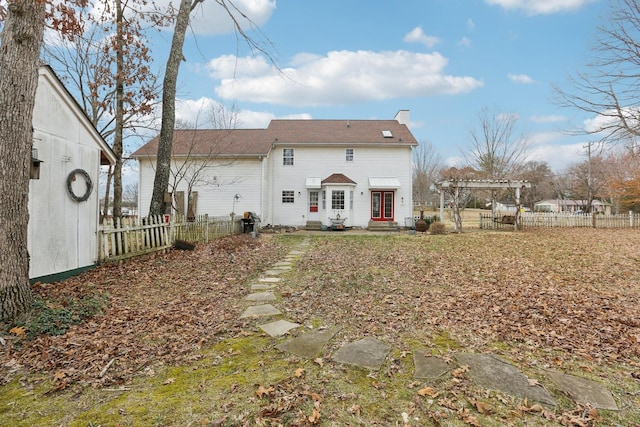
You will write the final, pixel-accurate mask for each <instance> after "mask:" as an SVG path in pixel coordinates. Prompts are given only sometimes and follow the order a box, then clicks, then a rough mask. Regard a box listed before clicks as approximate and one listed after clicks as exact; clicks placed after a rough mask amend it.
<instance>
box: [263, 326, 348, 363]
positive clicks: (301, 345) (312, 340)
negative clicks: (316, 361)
mask: <svg viewBox="0 0 640 427" xmlns="http://www.w3.org/2000/svg"><path fill="white" fill-rule="evenodd" d="M339 330H340V328H339V327H337V326H335V327H333V328H328V329H324V330H319V331H312V332H307V333H305V334H302V335H299V336H297V337H295V338H292V339H290V340H289V341H286V342H284V343H282V344H280V345H279V346H277V347H276V348H278V349H279V350H282V351H287V352H289V353H293V354H295V355H296V356H300V357H304V358H305V359H313V358H315V357H316V356H317V355H318V353H320V350H322V347H324V345H325V344H326V343H328V342H329V340H330V339H331V338H333V337H334V335H335V334H336V333H337V332H338V331H339Z"/></svg>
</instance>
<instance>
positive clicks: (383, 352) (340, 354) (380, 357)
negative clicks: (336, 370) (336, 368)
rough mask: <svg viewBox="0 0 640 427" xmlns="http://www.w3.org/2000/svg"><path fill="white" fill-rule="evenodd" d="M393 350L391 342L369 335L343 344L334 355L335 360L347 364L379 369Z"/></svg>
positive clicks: (374, 369)
mask: <svg viewBox="0 0 640 427" xmlns="http://www.w3.org/2000/svg"><path fill="white" fill-rule="evenodd" d="M389 351H391V346H390V345H389V344H386V343H383V342H382V341H379V340H378V339H376V338H372V337H367V338H363V339H361V340H358V341H354V342H352V343H349V344H345V345H343V346H342V347H341V348H340V349H339V350H338V351H336V352H335V353H334V355H333V360H335V361H336V362H338V363H344V364H347V365H355V366H360V367H362V368H367V369H371V370H373V371H378V370H380V368H381V367H382V364H383V363H384V359H386V358H387V354H389Z"/></svg>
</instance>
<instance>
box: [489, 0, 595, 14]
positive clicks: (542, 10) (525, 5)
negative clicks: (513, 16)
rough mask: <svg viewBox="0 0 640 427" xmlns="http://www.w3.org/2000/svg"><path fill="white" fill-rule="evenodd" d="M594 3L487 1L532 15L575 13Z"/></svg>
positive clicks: (572, 0) (582, 0)
mask: <svg viewBox="0 0 640 427" xmlns="http://www.w3.org/2000/svg"><path fill="white" fill-rule="evenodd" d="M594 1H596V0H485V2H486V3H487V4H490V5H496V6H500V7H503V8H505V9H508V10H522V11H524V12H526V13H528V14H530V15H546V14H551V13H559V12H569V11H574V10H578V9H580V8H582V7H584V6H586V5H588V4H589V3H593V2H594Z"/></svg>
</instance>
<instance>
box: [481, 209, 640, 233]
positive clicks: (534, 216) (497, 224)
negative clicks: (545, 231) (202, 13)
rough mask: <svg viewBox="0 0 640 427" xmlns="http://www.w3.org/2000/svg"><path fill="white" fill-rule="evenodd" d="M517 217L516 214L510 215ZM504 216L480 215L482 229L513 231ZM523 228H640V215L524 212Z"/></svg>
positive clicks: (631, 213) (513, 226)
mask: <svg viewBox="0 0 640 427" xmlns="http://www.w3.org/2000/svg"><path fill="white" fill-rule="evenodd" d="M510 215H515V213H510ZM503 216H504V215H498V216H497V217H496V218H495V219H494V218H493V217H492V216H491V214H490V213H486V214H485V213H481V214H480V228H484V229H511V230H513V229H514V228H515V225H514V224H509V223H508V221H507V222H505V221H502V218H503ZM520 225H521V227H522V228H550V227H561V228H569V227H592V228H640V214H637V213H633V212H629V213H628V214H618V215H602V214H598V213H591V214H582V215H576V214H571V213H565V212H561V213H554V212H524V213H522V214H520Z"/></svg>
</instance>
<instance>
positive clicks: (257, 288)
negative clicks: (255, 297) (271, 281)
mask: <svg viewBox="0 0 640 427" xmlns="http://www.w3.org/2000/svg"><path fill="white" fill-rule="evenodd" d="M273 288H274V286H273V285H262V284H260V285H251V290H252V291H268V290H271V289H273Z"/></svg>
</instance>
